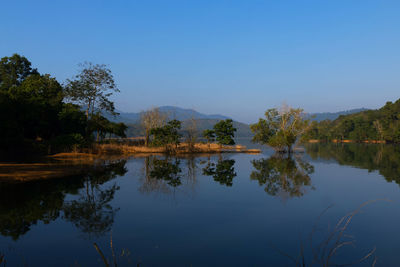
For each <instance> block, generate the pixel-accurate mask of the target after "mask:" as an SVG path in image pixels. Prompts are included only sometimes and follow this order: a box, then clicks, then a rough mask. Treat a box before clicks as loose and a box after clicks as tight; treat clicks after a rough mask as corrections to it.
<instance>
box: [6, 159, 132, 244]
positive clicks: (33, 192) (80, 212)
mask: <svg viewBox="0 0 400 267" xmlns="http://www.w3.org/2000/svg"><path fill="white" fill-rule="evenodd" d="M125 163H126V161H124V160H122V161H117V162H107V161H103V162H98V163H97V164H96V165H95V166H93V167H92V168H89V169H88V173H87V174H86V175H84V176H75V177H68V178H59V179H49V180H41V181H32V182H28V183H9V182H8V183H0V234H1V235H3V236H10V237H11V238H13V239H14V240H17V239H19V238H20V237H21V236H23V235H24V234H26V233H27V232H28V231H29V230H30V229H31V227H32V225H35V224H37V223H38V222H43V223H45V224H48V223H50V222H52V221H54V220H56V219H57V218H59V217H60V216H61V214H63V213H64V217H65V218H66V219H67V220H68V221H71V222H72V223H74V225H76V226H77V227H78V228H79V229H80V230H81V231H83V232H84V233H92V232H95V233H100V232H101V231H104V230H107V229H110V227H111V225H112V223H113V218H114V215H115V212H116V211H117V210H118V209H115V208H112V207H111V206H110V205H109V202H110V201H111V200H112V198H113V197H114V193H115V191H116V190H118V187H117V186H116V185H115V184H114V185H111V186H110V185H105V183H106V182H107V181H109V180H111V179H114V178H115V177H117V176H118V175H123V174H125V173H126V169H125ZM72 167H73V166H72ZM103 184H104V186H103V187H101V186H100V185H103ZM68 194H70V195H77V194H79V199H78V200H73V201H68V202H66V201H65V197H66V196H67V195H68ZM92 223H93V226H90V224H92Z"/></svg>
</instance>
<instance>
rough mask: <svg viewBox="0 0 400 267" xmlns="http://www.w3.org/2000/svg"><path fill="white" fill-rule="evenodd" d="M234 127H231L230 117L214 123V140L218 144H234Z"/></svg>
mask: <svg viewBox="0 0 400 267" xmlns="http://www.w3.org/2000/svg"><path fill="white" fill-rule="evenodd" d="M235 132H236V128H234V127H233V121H232V120H231V119H226V120H221V121H219V122H218V123H216V124H215V125H214V133H215V136H216V140H217V142H218V144H220V145H234V144H235V140H234V139H233V138H234V136H235Z"/></svg>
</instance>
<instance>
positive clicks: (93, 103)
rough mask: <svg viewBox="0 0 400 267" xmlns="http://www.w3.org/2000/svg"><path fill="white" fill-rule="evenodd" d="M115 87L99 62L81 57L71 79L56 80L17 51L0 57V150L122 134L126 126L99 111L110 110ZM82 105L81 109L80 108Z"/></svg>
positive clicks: (54, 146) (68, 145) (46, 148)
mask: <svg viewBox="0 0 400 267" xmlns="http://www.w3.org/2000/svg"><path fill="white" fill-rule="evenodd" d="M115 91H117V89H116V87H115V84H114V80H113V76H112V74H111V71H110V70H109V69H108V68H107V67H106V66H105V65H93V64H91V63H86V64H84V65H82V66H81V71H80V72H79V74H78V75H77V76H76V77H74V79H73V80H68V81H67V83H66V84H65V85H62V84H60V83H59V82H58V81H57V80H56V79H55V78H54V77H51V76H50V75H49V74H41V73H39V71H38V70H37V69H34V68H32V66H31V62H30V61H29V60H28V59H27V58H25V57H23V56H20V55H18V54H14V55H12V56H11V57H3V58H2V59H1V60H0V125H1V130H0V151H2V152H5V153H4V154H7V155H8V157H10V155H11V154H12V153H13V152H14V153H15V154H21V152H22V151H25V152H26V151H31V152H33V151H35V152H39V151H41V152H43V153H47V152H53V151H62V150H65V149H68V150H70V149H72V147H73V146H75V147H76V146H88V145H89V144H90V143H92V142H93V141H94V139H95V136H96V135H97V140H99V139H100V138H101V137H104V136H105V135H106V134H113V135H118V136H124V135H125V130H126V126H125V125H124V124H122V123H114V122H111V121H109V120H108V119H106V118H105V117H104V116H103V113H104V112H109V113H111V114H115V109H114V105H113V103H112V102H111V101H110V100H109V97H110V95H111V94H112V93H113V92H115ZM82 105H83V106H84V107H85V109H86V112H84V111H82Z"/></svg>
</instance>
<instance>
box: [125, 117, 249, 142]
mask: <svg viewBox="0 0 400 267" xmlns="http://www.w3.org/2000/svg"><path fill="white" fill-rule="evenodd" d="M218 121H220V120H219V119H196V127H197V136H199V137H202V133H203V131H204V130H206V129H212V128H213V126H214V125H215V124H216V123H217V122H218ZM188 123H189V120H183V121H182V130H181V133H182V134H183V135H185V129H186V128H187V125H188ZM233 127H235V128H236V129H237V131H236V133H235V137H236V138H249V137H252V136H253V133H252V132H251V130H250V126H249V125H248V124H245V123H241V122H237V121H233ZM126 134H127V136H128V137H132V136H143V135H144V132H143V129H142V127H141V126H140V124H138V123H133V124H129V123H128V130H127V132H126Z"/></svg>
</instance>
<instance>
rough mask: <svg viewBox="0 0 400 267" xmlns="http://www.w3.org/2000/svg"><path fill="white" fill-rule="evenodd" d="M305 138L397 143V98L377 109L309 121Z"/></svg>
mask: <svg viewBox="0 0 400 267" xmlns="http://www.w3.org/2000/svg"><path fill="white" fill-rule="evenodd" d="M303 138H304V139H305V140H311V139H316V140H320V141H333V140H336V141H343V140H352V141H355V142H363V141H382V142H387V143H399V142H400V99H399V100H397V101H396V102H394V103H392V102H387V103H386V104H385V105H384V106H383V107H382V108H380V109H377V110H366V111H362V112H359V113H354V114H350V115H342V116H339V117H338V118H337V119H336V120H333V121H330V120H324V121H321V122H316V121H314V122H312V124H311V125H310V128H309V130H308V131H307V132H306V133H305V135H304V136H303Z"/></svg>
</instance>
